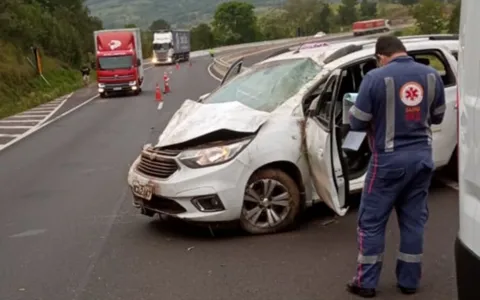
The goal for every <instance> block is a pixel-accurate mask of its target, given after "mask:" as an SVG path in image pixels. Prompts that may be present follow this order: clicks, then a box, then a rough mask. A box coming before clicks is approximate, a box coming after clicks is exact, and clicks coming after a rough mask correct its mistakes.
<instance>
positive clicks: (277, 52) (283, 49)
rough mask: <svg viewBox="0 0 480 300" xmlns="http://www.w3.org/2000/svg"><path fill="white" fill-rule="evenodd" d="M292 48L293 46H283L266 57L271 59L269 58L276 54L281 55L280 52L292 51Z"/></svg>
mask: <svg viewBox="0 0 480 300" xmlns="http://www.w3.org/2000/svg"><path fill="white" fill-rule="evenodd" d="M290 48H291V47H286V48H282V49H280V50H278V51H275V52H273V53H272V54H270V55H269V56H267V58H265V59H269V58H272V57H275V56H277V55H280V54H283V53H287V52H289V51H291V50H290ZM296 51H298V50H296Z"/></svg>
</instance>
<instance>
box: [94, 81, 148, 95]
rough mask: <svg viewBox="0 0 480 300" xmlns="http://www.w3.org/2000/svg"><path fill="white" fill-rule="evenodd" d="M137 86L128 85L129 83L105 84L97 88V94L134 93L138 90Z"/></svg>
mask: <svg viewBox="0 0 480 300" xmlns="http://www.w3.org/2000/svg"><path fill="white" fill-rule="evenodd" d="M138 88H139V87H138V86H137V85H130V83H129V82H125V83H105V84H103V85H102V86H101V87H100V86H99V87H98V92H99V93H112V92H134V91H136V90H138Z"/></svg>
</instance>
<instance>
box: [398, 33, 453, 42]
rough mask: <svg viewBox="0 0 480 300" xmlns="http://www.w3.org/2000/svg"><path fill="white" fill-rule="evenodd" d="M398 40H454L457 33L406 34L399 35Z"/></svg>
mask: <svg viewBox="0 0 480 300" xmlns="http://www.w3.org/2000/svg"><path fill="white" fill-rule="evenodd" d="M398 38H399V39H400V40H402V41H404V40H416V39H428V40H430V41H455V40H458V39H459V37H458V34H424V35H408V36H399V37H398Z"/></svg>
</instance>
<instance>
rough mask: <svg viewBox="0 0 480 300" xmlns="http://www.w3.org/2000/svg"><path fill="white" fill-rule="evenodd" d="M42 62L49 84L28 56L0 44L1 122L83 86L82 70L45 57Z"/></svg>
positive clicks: (7, 45) (12, 47)
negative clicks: (37, 71)
mask: <svg viewBox="0 0 480 300" xmlns="http://www.w3.org/2000/svg"><path fill="white" fill-rule="evenodd" d="M42 62H43V69H44V76H45V78H46V79H47V81H48V82H49V83H50V85H49V84H47V83H46V82H45V81H44V80H43V79H42V78H41V77H40V76H38V75H37V74H36V73H35V70H34V69H33V68H32V66H31V65H30V64H29V62H28V61H27V59H26V55H24V54H22V52H21V51H18V49H16V48H15V47H14V46H12V45H11V44H6V43H3V42H1V41H0V119H1V118H5V117H8V116H11V115H14V114H17V113H20V112H22V111H25V110H28V109H30V108H33V107H35V106H38V105H40V104H43V103H46V102H49V101H51V100H53V99H55V98H58V97H60V96H62V95H65V94H68V93H70V92H72V91H74V90H77V89H79V88H81V87H82V85H83V84H82V78H81V74H80V71H79V70H74V69H72V68H70V67H68V66H67V65H65V64H63V63H61V62H59V61H58V60H55V59H53V58H49V57H45V56H44V57H43V61H42ZM91 80H95V79H94V78H91Z"/></svg>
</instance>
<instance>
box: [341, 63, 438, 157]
mask: <svg viewBox="0 0 480 300" xmlns="http://www.w3.org/2000/svg"><path fill="white" fill-rule="evenodd" d="M444 113H445V91H444V85H443V81H442V79H441V77H440V75H439V74H438V72H437V71H436V70H435V69H433V68H432V67H429V66H426V65H423V64H420V63H417V62H415V61H414V60H413V58H411V57H410V56H401V57H397V58H395V59H393V60H392V61H391V62H390V63H388V64H387V65H385V66H383V67H381V68H378V69H375V70H372V71H370V72H368V73H367V75H366V76H365V77H364V78H363V80H362V83H361V84H360V90H359V92H358V96H357V99H356V101H355V105H354V106H352V108H351V109H350V126H351V128H352V130H354V131H367V132H368V135H369V138H370V146H371V148H372V151H376V152H392V151H397V150H405V149H415V148H417V149H418V148H421V147H424V146H427V147H431V141H432V131H431V129H430V126H431V124H440V123H441V122H442V121H443V116H444Z"/></svg>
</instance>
